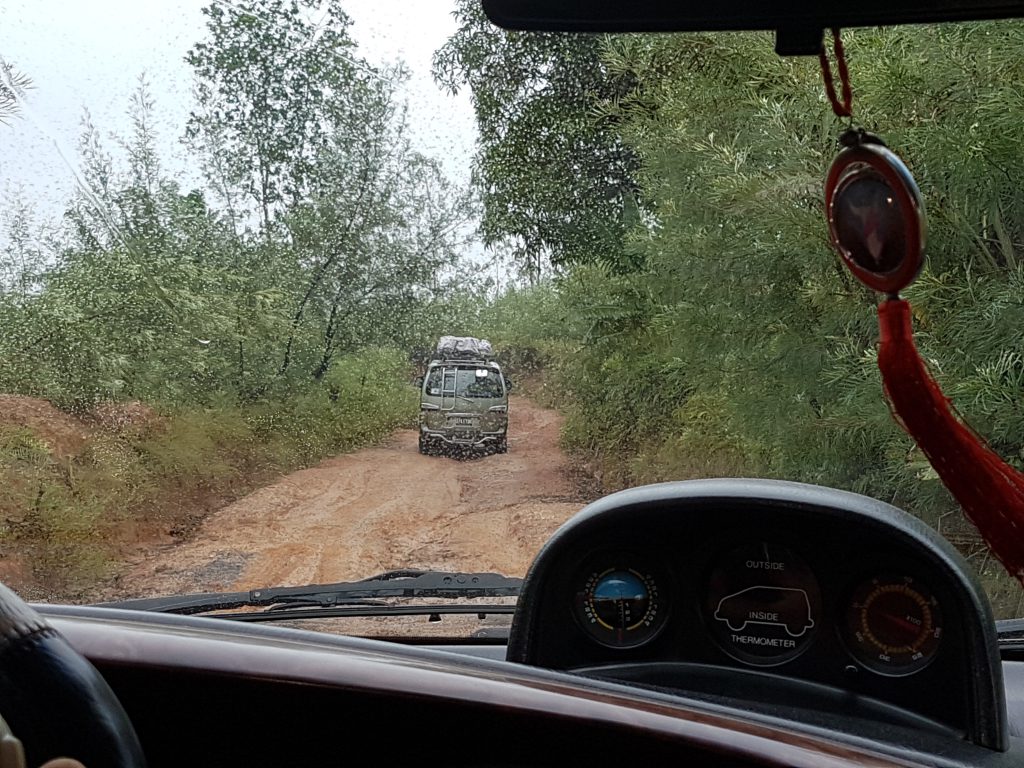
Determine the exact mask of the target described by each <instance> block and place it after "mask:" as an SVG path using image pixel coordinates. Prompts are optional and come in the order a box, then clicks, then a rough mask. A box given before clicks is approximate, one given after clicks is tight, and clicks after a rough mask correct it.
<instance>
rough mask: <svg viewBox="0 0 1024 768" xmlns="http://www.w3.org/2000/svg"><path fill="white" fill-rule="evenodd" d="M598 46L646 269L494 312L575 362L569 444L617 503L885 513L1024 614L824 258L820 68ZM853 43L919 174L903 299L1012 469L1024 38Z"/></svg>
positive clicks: (769, 59) (599, 109)
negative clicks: (921, 228)
mask: <svg viewBox="0 0 1024 768" xmlns="http://www.w3.org/2000/svg"><path fill="white" fill-rule="evenodd" d="M466 34H467V32H466V30H465V29H463V31H462V32H460V35H462V36H463V37H465V36H466ZM590 40H591V43H593V44H594V45H596V46H597V47H598V49H599V50H600V55H601V60H602V63H601V72H602V73H603V76H605V77H607V78H608V80H609V81H612V82H629V83H631V84H632V85H631V88H630V89H629V90H628V91H626V92H624V93H622V94H620V95H619V96H618V97H612V96H609V95H607V94H602V95H600V96H599V97H598V98H597V99H596V101H595V103H594V104H593V105H592V109H591V110H590V113H589V118H588V119H589V120H591V121H592V123H593V124H594V125H601V126H606V127H607V126H612V130H613V131H614V132H615V134H616V137H617V140H619V141H621V142H622V143H623V144H624V145H625V146H626V147H627V148H628V149H629V150H630V151H631V152H632V153H633V154H634V155H635V156H636V157H637V158H638V159H639V167H638V168H637V169H636V170H635V171H634V173H633V175H632V177H633V178H635V180H636V181H637V183H638V185H639V188H640V191H639V197H640V198H642V199H643V200H644V201H645V206H644V207H645V214H644V215H643V216H642V217H640V219H639V220H637V221H636V222H634V225H633V226H632V227H631V228H629V230H628V232H627V234H626V239H625V242H624V245H623V250H624V253H625V254H627V255H628V261H629V262H630V263H632V264H636V265H642V266H641V268H639V269H636V270H634V271H632V272H627V273H621V272H620V273H619V274H616V273H615V272H614V271H613V270H599V269H590V268H588V269H583V268H578V267H577V268H575V269H572V270H570V271H568V272H567V273H566V274H564V275H563V276H562V278H561V279H560V280H558V281H557V282H556V283H555V284H553V285H552V286H551V287H550V288H547V289H545V290H548V291H550V293H551V298H550V303H551V305H552V306H555V307H558V308H559V311H558V312H557V313H551V312H545V311H543V309H540V308H535V307H533V306H531V304H530V301H526V300H524V299H523V298H522V297H519V296H515V295H510V296H509V297H507V298H505V299H503V300H502V301H499V302H498V304H497V305H496V306H497V307H501V306H502V303H503V302H504V303H505V304H507V305H508V306H509V307H515V309H516V310H517V311H520V312H522V313H524V314H525V315H526V317H525V318H523V319H521V320H518V321H517V320H515V317H514V316H515V314H516V313H515V312H512V313H509V314H508V315H506V316H503V317H502V320H501V322H500V323H499V325H502V326H503V327H505V329H506V335H507V336H510V337H513V338H514V337H515V335H516V334H517V333H518V332H519V331H520V330H522V332H523V333H524V334H525V333H526V332H527V331H528V332H529V333H530V334H539V335H540V336H542V337H543V338H545V339H547V340H548V342H552V343H553V342H555V341H556V340H557V341H559V342H561V343H563V344H565V345H566V348H565V349H566V354H563V355H562V356H560V357H559V358H558V359H557V360H555V361H554V363H553V367H554V372H553V374H552V375H551V376H550V377H549V378H550V381H551V383H552V386H554V387H555V389H556V390H557V391H556V396H555V397H554V398H553V400H554V401H555V402H559V403H560V404H561V405H562V407H563V408H564V409H565V410H566V412H567V416H568V418H567V422H566V427H565V435H564V437H565V441H566V444H567V445H568V446H569V447H570V448H572V449H574V450H576V451H578V452H580V453H581V454H584V455H585V456H586V457H587V459H588V462H589V463H591V465H592V466H593V465H596V466H597V468H598V471H599V472H601V474H602V478H603V480H604V482H605V484H606V485H608V486H611V487H615V486H620V485H625V484H629V483H635V482H647V481H656V480H667V479H682V478H689V477H699V476H708V475H731V476H735V475H759V476H769V477H781V478H786V479H791V480H803V481H807V482H816V483H822V484H826V485H831V486H836V487H840V488H848V489H851V490H856V491H860V492H863V493H867V494H869V495H873V496H876V497H879V498H883V499H885V500H887V501H893V502H895V503H897V504H900V505H902V506H904V507H905V508H908V509H909V510H910V511H912V512H914V513H915V514H917V515H918V516H920V517H921V518H922V519H924V520H925V521H926V522H928V523H929V524H931V525H933V526H935V527H936V528H937V529H939V530H940V531H941V532H942V533H944V534H945V535H946V536H948V537H949V538H950V539H951V540H952V541H954V543H956V544H957V546H959V547H960V548H961V549H962V550H963V551H964V552H965V554H967V555H968V556H969V557H970V558H971V559H972V562H974V563H975V564H976V566H977V567H978V570H979V572H980V573H982V574H983V575H985V578H986V579H987V580H988V582H989V583H990V585H991V592H992V595H993V598H994V599H995V600H996V602H997V609H998V611H999V612H1001V613H1002V614H1003V615H1010V614H1013V613H1014V612H1017V611H1019V610H1020V606H1019V605H1018V603H1019V600H1018V597H1019V594H1020V590H1019V587H1016V588H1014V589H1010V588H1009V587H1008V586H1007V582H1006V580H1005V579H1002V578H997V576H996V575H995V571H997V570H998V569H996V568H995V566H993V564H992V563H991V562H990V560H989V559H988V556H987V553H986V551H985V548H984V545H983V544H982V543H981V542H980V540H979V538H978V536H977V534H976V532H974V531H973V529H972V528H971V527H970V526H969V525H968V524H967V523H966V521H965V520H964V519H963V517H962V515H961V514H960V512H959V510H958V508H957V507H956V505H955V504H954V502H953V501H952V499H951V498H950V497H949V495H948V494H947V493H946V491H945V489H944V488H943V486H942V485H941V483H940V482H939V481H938V478H937V476H936V475H935V473H934V472H933V471H932V470H931V468H930V467H929V466H928V464H927V462H926V461H925V460H924V458H923V457H922V456H921V455H920V453H919V452H918V451H917V450H916V449H915V448H914V446H913V444H912V442H911V441H910V440H909V439H908V438H907V436H906V435H905V434H904V433H903V432H902V431H901V430H900V429H899V428H898V427H897V426H896V425H895V423H894V422H893V420H892V418H891V415H890V414H889V412H888V409H887V407H886V405H885V402H884V400H883V398H882V393H881V385H880V381H879V376H878V371H877V365H876V360H875V353H874V348H875V344H876V341H877V325H876V323H877V321H876V319H875V316H874V315H875V312H874V305H875V302H876V298H875V297H874V296H872V295H871V294H870V292H868V291H866V290H865V289H863V288H861V287H860V286H859V285H857V284H856V283H855V281H853V280H852V279H851V278H850V276H849V275H848V274H847V273H846V272H845V270H844V269H843V268H842V266H841V265H840V264H839V262H838V260H837V258H836V257H835V255H834V254H833V252H832V250H831V248H830V247H829V244H828V241H827V233H826V229H825V222H824V215H823V203H822V192H821V183H822V179H823V177H824V175H825V172H826V170H827V167H828V164H829V162H830V160H831V158H832V157H833V156H834V154H835V153H836V151H837V149H838V148H837V145H836V141H835V137H836V136H837V135H838V133H839V131H840V130H841V129H842V127H843V126H841V125H840V124H839V123H838V121H836V120H835V119H834V118H833V117H832V116H831V113H830V110H829V107H828V103H827V101H826V100H825V97H824V92H823V88H822V84H821V74H820V71H819V68H818V64H817V61H816V60H812V59H803V58H794V59H782V58H779V57H778V56H776V55H775V54H774V52H773V51H772V46H771V40H770V37H769V36H768V35H762V34H730V35H697V34H693V35H672V36H657V35H629V36H620V37H594V38H591V39H590ZM844 41H845V42H846V44H847V52H848V55H849V59H850V68H851V73H852V78H853V83H854V92H855V112H856V116H857V119H858V122H859V123H861V124H864V125H865V126H866V127H867V128H868V129H870V130H877V131H878V132H880V133H882V134H883V135H884V137H885V138H886V140H887V141H888V142H889V144H890V146H892V147H894V148H895V149H896V151H898V152H899V153H900V154H901V155H902V156H903V157H904V158H905V159H906V160H907V162H908V164H909V165H910V167H911V169H912V170H913V172H914V174H915V176H916V177H917V179H918V181H919V183H920V185H921V188H922V191H923V193H924V195H925V198H926V210H927V211H928V214H929V221H930V226H929V233H928V237H929V245H928V266H927V268H926V270H925V273H924V275H923V276H922V278H921V279H920V280H919V281H918V283H917V284H916V285H915V286H914V287H913V288H912V289H911V290H910V291H909V297H910V298H911V299H912V301H913V303H914V306H915V312H916V324H917V329H918V336H919V339H918V340H919V344H920V346H921V348H922V351H923V353H924V355H925V356H926V358H927V359H928V360H929V363H930V364H931V366H932V368H933V369H934V370H935V371H936V373H937V375H938V376H939V378H940V380H941V382H942V383H943V385H944V387H945V388H946V391H947V393H949V394H950V395H951V396H952V397H953V398H954V401H955V404H956V406H957V408H958V409H959V410H960V411H961V412H962V413H963V414H964V415H965V416H966V417H967V418H968V419H969V420H970V421H971V422H972V423H973V424H974V425H975V426H976V427H977V428H978V429H979V430H980V431H981V433H982V434H984V435H985V436H986V437H988V439H989V440H990V442H991V444H992V445H993V447H995V448H996V449H997V450H998V451H1000V452H1001V453H1002V454H1003V455H1004V456H1005V457H1007V458H1008V459H1009V460H1010V461H1011V462H1013V463H1016V464H1017V465H1018V466H1020V465H1022V463H1024V462H1022V457H1024V416H1022V413H1024V410H1022V408H1021V392H1022V391H1024V390H1022V385H1024V357H1022V356H1021V354H1020V350H1021V349H1022V342H1024V338H1022V333H1024V331H1022V330H1021V328H1022V323H1021V320H1022V319H1024V318H1022V317H1021V307H1022V306H1024V294H1022V288H1024V283H1022V277H1024V275H1022V272H1021V268H1020V261H1019V254H1018V251H1019V250H1020V248H1021V243H1022V242H1024V231H1022V227H1024V195H1022V194H1021V192H1020V183H1019V182H1020V179H1022V178H1024V153H1022V152H1021V151H1020V150H1021V145H1020V130H1019V125H1020V121H1021V118H1022V117H1024V103H1022V102H1021V100H1020V95H1019V94H1018V93H1017V90H1016V86H1015V85H1014V83H1015V82H1017V80H1019V79H1020V76H1021V75H1024V73H1022V72H1021V67H1022V65H1021V61H1022V56H1021V54H1022V52H1024V25H1022V24H1021V23H1019V22H1006V23H993V24H965V25H952V26H951V25H946V26H944V27H942V28H938V27H927V26H924V27H907V28H900V29H891V30H857V31H854V32H851V33H847V34H844ZM457 43H458V44H460V45H462V46H463V48H465V47H466V44H465V41H464V40H463V41H462V42H460V41H459V37H458V36H457V37H456V39H455V41H454V42H453V43H452V45H456V44H457ZM491 44H492V45H498V46H504V49H505V51H504V52H503V53H500V54H496V53H493V52H487V53H486V56H484V58H483V59H482V61H488V62H490V61H502V56H507V57H515V56H518V55H519V49H518V47H517V46H519V45H520V43H519V42H518V41H516V40H515V39H514V38H512V37H506V38H502V39H500V40H497V42H493V41H492V43H491ZM512 79H513V81H514V78H512ZM469 82H470V84H471V85H473V81H472V78H470V79H469ZM474 87H478V86H474ZM574 108H575V104H574V102H572V101H571V100H570V101H567V103H566V109H568V110H573V109H574ZM478 110H479V107H478ZM481 119H482V120H483V119H484V118H481ZM485 122H486V120H485ZM552 130H559V131H562V132H563V134H564V136H565V137H568V136H573V135H575V134H576V133H577V128H575V127H573V128H566V127H564V126H560V125H558V124H557V123H553V125H552ZM486 157H487V156H486V151H485V155H484V161H483V162H486ZM491 170H492V172H496V173H509V174H510V175H511V176H513V177H515V176H516V174H517V173H518V171H509V170H508V169H507V168H505V169H502V168H499V167H498V166H497V165H492V166H491ZM568 178H571V177H568V176H567V177H566V179H568ZM514 181H515V179H514V178H513V182H514ZM563 182H564V183H572V182H567V181H565V180H563ZM575 186H576V187H577V191H580V190H585V189H586V188H587V185H586V182H585V181H583V182H580V183H579V184H576V185H575ZM567 194H570V195H571V194H573V193H571V192H570V193H567ZM539 199H543V192H542V193H540V196H539ZM594 260H595V261H598V262H600V259H594ZM531 301H532V299H531ZM540 318H544V319H545V321H544V322H539V319H540ZM551 321H553V322H551ZM536 343H538V342H535V344H536ZM543 343H544V342H539V344H543ZM1011 586H1012V585H1011Z"/></svg>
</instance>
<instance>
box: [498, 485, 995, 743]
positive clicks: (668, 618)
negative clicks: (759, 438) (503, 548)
mask: <svg viewBox="0 0 1024 768" xmlns="http://www.w3.org/2000/svg"><path fill="white" fill-rule="evenodd" d="M519 604H520V609H519V610H517V613H516V616H515V619H514V621H513V625H512V629H511V634H510V638H509V647H508V653H507V658H508V659H509V660H510V661H515V662H519V663H523V664H529V665H534V666H539V667H545V668H549V669H558V670H565V671H571V672H574V673H576V674H580V675H584V676H591V677H595V678H601V679H607V680H615V681H619V682H628V683H631V684H634V685H640V686H647V687H650V688H652V689H655V690H668V691H676V692H685V693H687V694H688V695H690V696H696V697H698V698H703V699H705V700H707V701H710V702H714V703H720V704H725V705H741V706H743V707H745V708H749V709H751V710H759V711H761V712H762V713H764V714H767V715H779V716H786V717H797V718H798V719H802V720H804V721H810V722H817V723H820V724H821V725H826V726H827V725H829V723H830V721H831V720H838V719H840V718H841V719H842V720H843V721H844V722H845V723H847V724H849V723H850V722H851V719H852V720H853V721H854V722H858V723H860V725H861V726H862V729H863V731H864V732H865V733H872V734H874V735H877V726H878V725H879V724H884V725H885V726H886V727H898V728H903V729H906V730H907V731H911V732H930V733H932V734H943V733H945V734H946V735H948V736H950V737H953V738H956V739H964V740H967V741H969V742H973V743H975V744H977V745H979V746H984V747H988V748H992V749H1005V748H1006V739H1007V736H1006V715H1005V705H1004V703H1003V702H1004V693H1003V677H1002V670H1001V666H1000V660H999V652H998V646H997V640H996V634H995V624H994V622H993V620H992V616H991V610H990V608H989V606H988V603H987V599H986V598H985V596H984V593H983V591H982V589H981V587H980V586H979V585H978V584H977V582H976V581H975V579H974V578H973V576H972V575H971V573H970V572H969V570H968V568H967V566H966V564H965V563H964V561H963V560H962V558H961V557H960V555H959V554H958V553H957V552H956V551H955V550H954V549H953V548H952V547H951V546H950V545H949V544H948V543H947V542H945V541H944V540H942V539H941V538H940V537H939V536H937V535H936V534H935V533H934V532H933V531H932V530H931V529H930V528H927V527H926V526H924V525H923V524H922V523H920V521H918V520H916V519H915V518H913V517H911V516H910V515H908V514H906V513H904V512H902V511H900V510H899V509H896V508H895V507H892V506H889V505H887V504H884V503H881V502H878V501H875V500H872V499H868V498H865V497H863V496H859V495H856V494H852V493H846V492H841V491H834V490H830V489H826V488H821V487H817V486H809V485H802V484H795V483H788V482H779V481H766V480H707V481H691V482H685V483H667V484H662V485H655V486H647V487H645V488H639V489H634V490H630V491H625V492H622V493H619V494H614V495H612V496H609V497H606V498H604V499H601V500H600V501H598V502H596V503H595V504H593V505H591V506H590V507H588V508H587V509H586V510H584V511H583V512H581V513H580V514H579V515H577V516H576V517H575V518H573V519H572V520H571V521H570V522H569V523H567V524H566V525H565V526H563V528H562V529H560V530H559V531H558V532H557V533H556V534H555V536H554V537H553V538H552V539H551V540H550V541H549V543H548V544H547V545H546V546H545V548H544V549H543V550H542V551H541V553H540V554H539V555H538V557H537V559H536V561H535V562H534V564H533V566H532V568H531V570H530V572H529V573H528V574H527V577H526V579H525V582H524V585H523V591H522V594H521V596H520V601H519ZM900 738H901V739H902V738H905V735H904V736H900Z"/></svg>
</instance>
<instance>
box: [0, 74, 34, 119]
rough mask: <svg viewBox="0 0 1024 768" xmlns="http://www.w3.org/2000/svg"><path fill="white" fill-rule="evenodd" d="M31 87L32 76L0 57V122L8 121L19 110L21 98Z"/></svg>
mask: <svg viewBox="0 0 1024 768" xmlns="http://www.w3.org/2000/svg"><path fill="white" fill-rule="evenodd" d="M30 88H32V78H30V77H29V76H28V75H26V74H24V73H22V72H18V71H17V70H16V69H15V68H14V66H13V65H11V64H8V63H7V62H6V61H4V60H3V59H2V58H0V123H8V122H10V120H11V118H12V117H15V116H16V115H17V114H18V112H20V111H21V99H22V98H23V97H24V95H25V91H27V90H28V89H30Z"/></svg>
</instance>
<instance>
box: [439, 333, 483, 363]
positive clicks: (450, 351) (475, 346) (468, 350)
mask: <svg viewBox="0 0 1024 768" xmlns="http://www.w3.org/2000/svg"><path fill="white" fill-rule="evenodd" d="M493 356H494V350H493V348H492V347H491V342H489V341H487V339H476V338H473V337H472V336H442V337H441V339H440V340H439V341H438V342H437V351H436V357H437V358H438V359H441V360H490V359H491V357H493Z"/></svg>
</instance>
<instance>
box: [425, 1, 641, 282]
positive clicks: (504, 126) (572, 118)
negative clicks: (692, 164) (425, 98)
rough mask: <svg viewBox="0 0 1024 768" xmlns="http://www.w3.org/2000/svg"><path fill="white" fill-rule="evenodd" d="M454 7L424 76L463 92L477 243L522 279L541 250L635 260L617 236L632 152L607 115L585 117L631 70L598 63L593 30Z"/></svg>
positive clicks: (625, 220) (627, 200)
mask: <svg viewBox="0 0 1024 768" xmlns="http://www.w3.org/2000/svg"><path fill="white" fill-rule="evenodd" d="M455 16H456V18H457V20H458V22H459V25H460V26H459V30H458V32H456V33H455V35H453V36H452V37H451V38H450V39H449V41H448V42H447V44H446V45H445V46H444V47H443V48H441V49H440V50H439V51H438V52H437V53H436V54H435V56H434V76H435V78H436V79H437V81H438V82H439V83H440V84H441V85H442V86H444V87H445V88H447V89H448V90H450V91H452V92H456V91H458V90H459V89H460V88H461V87H462V85H463V84H467V85H468V86H469V89H470V92H471V95H472V98H473V106H474V109H475V111H476V116H477V124H478V127H479V129H480V151H479V154H478V156H477V158H476V160H477V174H478V177H479V178H478V185H479V187H480V189H481V195H482V197H483V202H484V212H483V221H482V224H481V229H482V232H483V235H484V239H485V242H487V243H488V244H490V245H498V246H500V247H501V248H502V249H503V250H507V251H508V252H509V253H510V255H511V256H513V258H514V259H515V260H516V262H517V263H518V264H519V266H520V268H521V269H522V271H523V272H524V273H526V274H527V275H529V276H530V277H531V278H532V279H533V280H536V279H538V278H539V277H540V275H541V271H542V268H543V267H544V265H545V260H546V259H547V260H550V262H551V263H553V264H555V265H565V264H572V263H593V262H600V263H603V264H606V265H609V266H613V267H616V268H619V269H629V268H631V267H632V266H634V265H632V264H630V263H629V261H628V260H627V259H626V255H625V252H624V250H623V238H624V234H625V231H626V230H627V229H628V228H629V227H630V226H631V225H632V224H633V223H634V222H635V220H636V219H637V216H638V198H637V193H638V188H637V184H636V181H635V178H634V175H635V172H636V168H637V161H636V160H637V159H636V156H635V154H634V153H633V152H632V150H631V149H630V148H629V147H628V146H627V145H625V144H624V143H623V141H622V139H621V136H620V135H619V133H618V132H617V131H616V130H615V124H614V123H615V121H614V120H612V119H608V118H606V117H600V118H598V119H594V118H595V108H596V107H597V106H598V105H600V104H602V103H604V102H607V101H614V100H617V99H619V98H622V97H623V96H624V95H626V94H628V93H629V92H630V90H631V89H632V87H633V82H634V81H633V79H632V78H631V77H630V76H629V75H628V74H627V75H626V76H624V77H622V76H619V73H613V72H611V71H609V69H608V68H607V67H606V66H605V64H604V61H603V60H602V58H601V56H600V38H598V37H596V36H592V35H568V34H552V33H543V34H542V33H522V32H509V31H505V30H501V29H499V28H498V27H496V26H494V25H493V24H491V23H490V21H489V20H488V19H487V18H486V16H485V15H484V12H483V9H482V6H481V4H480V3H479V2H477V0H460V2H459V3H458V5H457V9H456V12H455ZM570 179H571V180H572V182H571V183H567V181H568V180H570Z"/></svg>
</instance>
